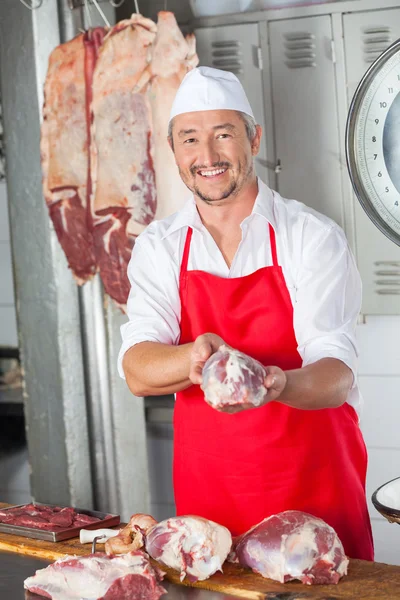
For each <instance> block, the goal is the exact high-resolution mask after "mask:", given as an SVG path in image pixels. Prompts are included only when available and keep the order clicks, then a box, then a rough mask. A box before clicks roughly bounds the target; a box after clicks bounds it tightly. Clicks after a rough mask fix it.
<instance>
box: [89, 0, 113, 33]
mask: <svg viewBox="0 0 400 600" xmlns="http://www.w3.org/2000/svg"><path fill="white" fill-rule="evenodd" d="M92 2H93V4H94V5H95V7H96V8H97V11H98V13H99V14H100V16H101V18H102V19H103V21H104V23H105V24H106V25H107V27H111V25H110V23H109V21H108V19H107V17H106V15H105V14H104V13H103V11H102V10H101V8H100V6H99V3H98V2H97V0H92Z"/></svg>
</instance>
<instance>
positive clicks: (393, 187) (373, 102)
mask: <svg viewBox="0 0 400 600" xmlns="http://www.w3.org/2000/svg"><path fill="white" fill-rule="evenodd" d="M346 158H347V167H348V170H349V174H350V178H351V181H352V184H353V187H354V191H355V193H356V196H357V198H358V200H359V201H360V203H361V205H362V207H363V208H364V210H365V212H366V213H367V215H368V216H369V218H370V219H371V220H372V221H373V223H374V224H375V225H376V226H377V227H378V229H380V230H381V231H382V233H384V234H385V235H386V236H387V237H388V238H389V239H391V240H392V241H393V242H394V243H395V244H397V245H399V246H400V40H398V41H397V42H395V43H394V44H392V45H391V46H390V47H389V48H388V49H387V50H386V51H385V52H384V53H383V54H381V55H380V56H379V58H377V60H376V61H375V62H374V63H373V64H372V65H371V67H370V68H369V69H368V71H367V72H366V73H365V75H364V77H363V78H362V80H361V82H360V84H359V86H358V88H357V90H356V92H355V94H354V98H353V100H352V103H351V106H350V110H349V115H348V118H347V127H346Z"/></svg>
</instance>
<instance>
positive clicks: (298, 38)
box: [284, 31, 317, 69]
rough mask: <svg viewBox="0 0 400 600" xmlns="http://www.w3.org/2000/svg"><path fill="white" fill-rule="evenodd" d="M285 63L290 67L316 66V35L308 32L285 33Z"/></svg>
mask: <svg viewBox="0 0 400 600" xmlns="http://www.w3.org/2000/svg"><path fill="white" fill-rule="evenodd" d="M284 38H285V41H284V46H285V57H286V60H285V64H286V66H288V67H289V69H302V68H303V67H316V66H317V63H316V54H315V42H314V40H315V36H314V35H313V34H312V33H307V32H301V31H296V32H291V33H285V35H284Z"/></svg>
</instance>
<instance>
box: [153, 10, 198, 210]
mask: <svg viewBox="0 0 400 600" xmlns="http://www.w3.org/2000/svg"><path fill="white" fill-rule="evenodd" d="M198 62H199V59H198V56H197V54H196V39H195V37H194V34H189V35H187V36H186V38H185V37H184V36H183V34H182V32H181V30H180V29H179V27H178V24H177V22H176V19H175V17H174V14H173V13H172V12H168V11H160V12H159V13H158V21H157V34H156V37H155V40H154V42H153V45H152V48H151V62H150V69H151V79H150V86H149V89H148V98H149V101H150V105H151V115H152V126H153V132H152V133H153V148H154V169H155V173H156V186H157V211H156V219H163V218H165V217H168V216H169V215H172V214H173V213H174V212H176V211H177V210H179V209H180V208H182V206H183V204H184V202H185V200H186V199H187V198H188V195H189V192H188V189H187V187H186V186H185V184H184V183H183V181H182V179H181V177H180V175H179V171H178V167H177V166H176V163H175V159H174V155H173V153H172V152H171V149H170V147H169V144H168V140H167V132H168V122H169V115H170V112H171V107H172V103H173V100H174V98H175V95H176V92H177V90H178V87H179V86H180V83H181V81H182V79H183V78H184V76H185V75H186V73H187V72H188V71H190V70H191V69H193V68H194V67H195V66H196V65H197V64H198Z"/></svg>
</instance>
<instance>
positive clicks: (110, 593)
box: [24, 552, 166, 600]
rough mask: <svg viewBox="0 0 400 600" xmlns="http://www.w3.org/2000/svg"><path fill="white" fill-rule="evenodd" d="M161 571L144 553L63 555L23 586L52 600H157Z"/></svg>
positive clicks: (161, 591) (160, 594)
mask: <svg viewBox="0 0 400 600" xmlns="http://www.w3.org/2000/svg"><path fill="white" fill-rule="evenodd" d="M163 576H164V574H163V572H162V571H161V570H159V569H157V568H155V567H153V566H152V565H151V564H150V561H149V558H148V556H147V555H146V554H144V552H130V553H128V554H124V555H122V556H113V557H109V556H107V555H106V554H103V553H96V554H92V555H90V556H81V557H75V556H66V557H65V558H60V559H59V560H57V561H56V562H55V563H53V564H51V565H49V566H48V567H46V568H45V569H40V570H38V571H36V574H35V575H33V576H32V577H28V578H27V579H25V582H24V587H25V589H27V590H29V591H30V592H32V593H34V594H39V595H41V596H44V597H45V598H52V599H53V600H81V599H82V598H90V600H158V598H160V596H162V595H163V594H165V593H166V590H165V589H164V588H163V587H162V586H161V584H160V582H161V580H162V578H163Z"/></svg>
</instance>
